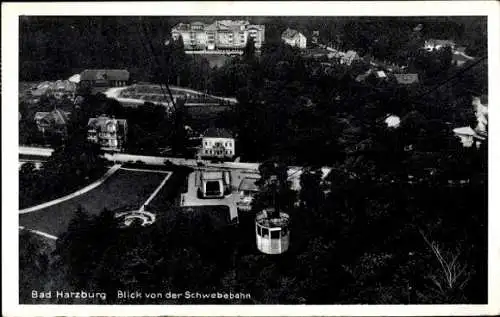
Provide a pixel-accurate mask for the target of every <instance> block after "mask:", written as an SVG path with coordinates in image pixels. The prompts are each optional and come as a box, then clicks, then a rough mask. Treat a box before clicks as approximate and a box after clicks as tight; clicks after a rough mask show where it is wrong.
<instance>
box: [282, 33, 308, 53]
mask: <svg viewBox="0 0 500 317" xmlns="http://www.w3.org/2000/svg"><path fill="white" fill-rule="evenodd" d="M281 39H282V40H283V42H285V44H288V45H290V46H294V47H298V48H300V49H305V48H306V47H307V38H306V37H305V36H304V34H302V33H300V32H299V31H297V30H293V29H290V28H287V29H286V30H285V31H284V32H283V33H282V34H281Z"/></svg>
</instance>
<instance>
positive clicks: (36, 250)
mask: <svg viewBox="0 0 500 317" xmlns="http://www.w3.org/2000/svg"><path fill="white" fill-rule="evenodd" d="M49 255H50V249H49V246H48V245H47V243H46V242H44V241H43V240H41V239H40V238H38V237H37V236H35V235H34V234H33V233H31V232H29V231H21V232H20V233H19V301H20V303H25V304H26V303H31V304H35V303H40V302H39V300H37V299H34V298H33V297H32V291H33V290H44V289H46V288H45V287H46V283H47V281H48V277H49V276H48V273H49V272H48V269H49V265H50V257H49Z"/></svg>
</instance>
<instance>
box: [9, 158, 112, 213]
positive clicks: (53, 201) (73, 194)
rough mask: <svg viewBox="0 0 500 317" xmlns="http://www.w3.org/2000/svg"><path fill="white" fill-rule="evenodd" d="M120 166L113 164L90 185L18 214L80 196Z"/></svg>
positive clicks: (99, 183)
mask: <svg viewBox="0 0 500 317" xmlns="http://www.w3.org/2000/svg"><path fill="white" fill-rule="evenodd" d="M120 167H121V165H120V164H115V165H113V166H112V167H111V168H110V169H109V170H108V171H107V172H106V173H105V174H104V175H103V176H102V177H101V178H99V179H98V180H97V181H95V182H93V183H92V184H90V185H88V186H86V187H84V188H82V189H80V190H77V191H76V192H74V193H71V194H69V195H66V196H64V197H61V198H58V199H54V200H51V201H49V202H46V203H43V204H40V205H36V206H33V207H29V208H25V209H22V210H19V214H27V213H30V212H35V211H37V210H40V209H43V208H47V207H50V206H53V205H56V204H59V203H62V202H63V201H66V200H70V199H73V198H75V197H76V196H80V195H82V194H85V193H86V192H89V191H91V190H92V189H94V188H96V187H97V186H99V185H101V184H102V183H103V182H104V181H105V180H107V179H108V178H109V177H110V176H111V175H113V174H114V173H115V172H116V171H118V170H119V169H120Z"/></svg>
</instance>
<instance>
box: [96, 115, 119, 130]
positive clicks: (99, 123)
mask: <svg viewBox="0 0 500 317" xmlns="http://www.w3.org/2000/svg"><path fill="white" fill-rule="evenodd" d="M111 120H116V121H117V123H118V126H124V125H126V124H127V120H125V119H114V118H110V117H108V116H105V115H102V116H100V117H97V118H90V119H89V121H88V123H87V125H88V126H89V127H93V128H97V127H99V128H102V127H104V126H105V125H106V124H108V123H109V122H110V121H111Z"/></svg>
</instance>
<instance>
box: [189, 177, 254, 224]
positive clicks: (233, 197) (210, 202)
mask: <svg viewBox="0 0 500 317" xmlns="http://www.w3.org/2000/svg"><path fill="white" fill-rule="evenodd" d="M207 170H208V169H207ZM210 170H211V171H213V170H214V169H210ZM199 173H200V170H196V171H194V172H192V173H191V174H189V178H188V191H187V193H184V194H182V197H181V206H186V207H188V206H214V205H224V206H228V207H229V213H230V217H231V220H233V219H235V218H237V217H238V209H237V207H236V203H237V202H238V200H239V199H240V195H239V193H238V187H239V185H240V183H241V181H242V180H243V178H245V177H259V174H258V173H255V172H254V173H252V172H246V171H241V170H231V171H230V173H231V189H232V191H231V194H229V195H227V196H225V197H224V198H218V199H200V198H198V196H197V190H198V182H197V181H196V179H197V177H199Z"/></svg>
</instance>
